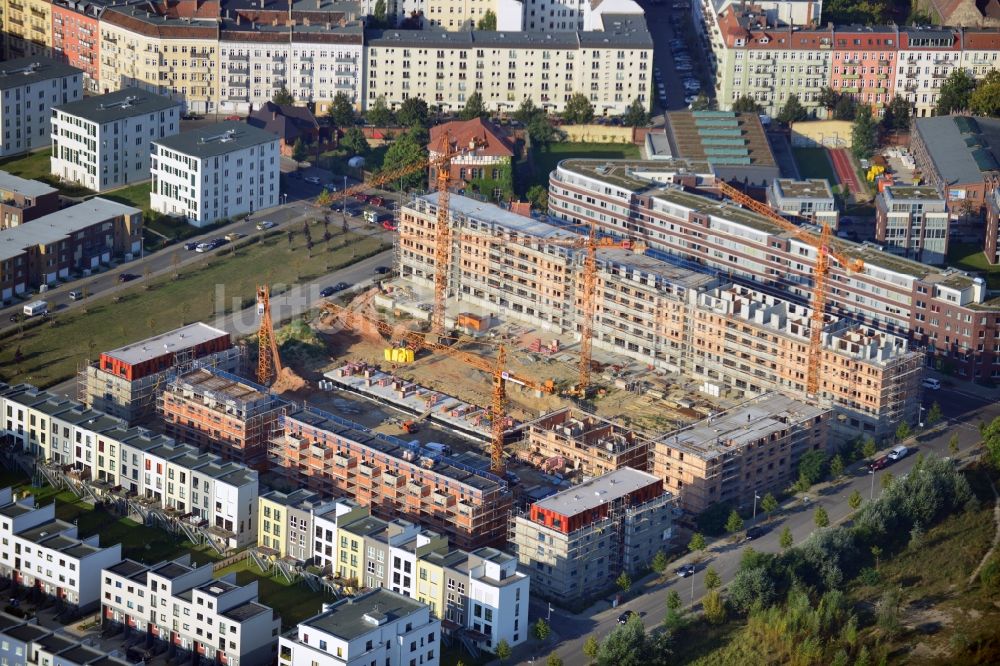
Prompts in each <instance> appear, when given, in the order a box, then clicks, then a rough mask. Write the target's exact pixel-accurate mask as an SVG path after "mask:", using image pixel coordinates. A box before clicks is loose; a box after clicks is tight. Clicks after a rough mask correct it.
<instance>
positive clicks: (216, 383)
mask: <svg viewBox="0 0 1000 666" xmlns="http://www.w3.org/2000/svg"><path fill="white" fill-rule="evenodd" d="M172 383H173V385H174V386H177V387H179V388H182V389H190V390H192V391H195V392H196V393H199V394H206V393H207V394H210V395H212V396H213V397H214V398H216V399H221V400H226V399H229V400H233V401H235V402H238V403H240V404H244V405H245V404H247V403H258V402H262V401H268V402H271V401H274V400H275V399H276V398H275V396H274V395H272V394H271V393H270V392H268V391H267V389H265V388H264V387H263V386H258V385H257V384H254V383H253V382H251V381H249V380H246V379H243V378H242V377H235V376H232V375H229V374H228V373H226V374H225V375H223V374H221V373H217V372H213V371H212V370H209V369H208V368H196V369H195V370H192V371H191V372H188V373H186V374H184V375H180V376H179V377H177V379H175V380H174V381H173V382H172Z"/></svg>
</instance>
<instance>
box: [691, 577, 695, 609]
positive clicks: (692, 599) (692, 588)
mask: <svg viewBox="0 0 1000 666" xmlns="http://www.w3.org/2000/svg"><path fill="white" fill-rule="evenodd" d="M694 574H695V572H694V571H692V572H691V603H692V604H693V603H694Z"/></svg>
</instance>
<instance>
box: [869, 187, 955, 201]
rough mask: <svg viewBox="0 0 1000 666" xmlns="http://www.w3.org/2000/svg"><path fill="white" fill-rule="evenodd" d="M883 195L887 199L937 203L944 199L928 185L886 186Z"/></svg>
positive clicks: (934, 188)
mask: <svg viewBox="0 0 1000 666" xmlns="http://www.w3.org/2000/svg"><path fill="white" fill-rule="evenodd" d="M883 193H884V194H886V196H887V198H890V199H899V200H901V201H902V200H913V201H916V200H923V201H939V202H941V203H942V204H943V203H944V197H942V196H941V193H940V192H938V190H937V188H936V187H930V186H928V185H888V186H887V187H886V188H885V189H884V190H883Z"/></svg>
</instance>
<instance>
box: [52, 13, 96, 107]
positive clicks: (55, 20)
mask: <svg viewBox="0 0 1000 666" xmlns="http://www.w3.org/2000/svg"><path fill="white" fill-rule="evenodd" d="M106 6H107V4H106V3H104V2H101V1H100V0H53V2H52V56H53V57H54V58H56V59H57V60H62V61H64V62H65V63H67V64H68V65H71V66H73V67H77V68H79V69H80V70H81V71H82V72H83V87H84V90H86V91H87V92H88V93H91V94H96V93H97V92H99V91H100V81H101V75H100V71H101V70H100V66H101V39H100V35H101V25H100V20H101V14H103V13H104V8H105V7H106Z"/></svg>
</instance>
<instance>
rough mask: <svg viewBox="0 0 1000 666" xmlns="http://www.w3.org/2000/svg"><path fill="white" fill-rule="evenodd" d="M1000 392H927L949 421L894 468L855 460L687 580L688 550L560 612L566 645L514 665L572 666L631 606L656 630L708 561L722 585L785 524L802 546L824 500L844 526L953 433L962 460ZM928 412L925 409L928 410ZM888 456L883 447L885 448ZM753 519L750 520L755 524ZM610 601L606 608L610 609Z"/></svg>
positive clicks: (557, 622) (769, 545)
mask: <svg viewBox="0 0 1000 666" xmlns="http://www.w3.org/2000/svg"><path fill="white" fill-rule="evenodd" d="M998 397H1000V393H998V392H997V391H987V390H983V389H981V388H979V387H976V386H974V385H972V384H965V383H957V382H956V383H955V385H954V386H953V387H948V386H945V387H944V388H942V389H941V390H939V391H928V392H927V394H926V395H925V396H924V401H923V404H924V405H925V407H928V408H929V406H930V404H931V403H932V402H934V401H937V402H938V404H939V405H940V406H941V409H942V411H943V413H944V417H945V422H943V423H942V424H939V425H938V426H937V427H936V428H934V429H933V430H931V431H929V432H928V433H927V434H925V435H921V436H918V437H916V438H915V439H913V440H910V441H908V442H907V446H909V447H910V449H911V452H910V454H909V455H908V456H907V457H906V458H903V459H902V460H900V461H898V462H896V463H893V464H891V465H890V466H888V467H887V468H885V469H883V470H880V471H878V472H876V473H875V474H874V475H871V474H869V473H868V472H867V469H866V467H865V465H864V464H863V463H861V464H855V465H853V466H852V467H851V468H849V469H848V470H847V472H846V473H845V477H844V478H843V479H842V480H841V481H839V482H837V483H830V484H820V485H819V486H817V487H815V488H814V489H813V490H811V491H810V492H808V493H805V494H804V495H805V496H808V497H809V502H808V503H805V502H804V501H803V499H802V496H799V497H795V498H792V499H790V500H789V501H788V502H786V503H785V505H784V506H783V507H782V508H781V509H780V510H779V511H778V512H776V514H775V516H774V518H773V519H772V520H771V521H770V523H768V531H767V533H766V534H764V535H763V536H761V537H759V538H757V539H755V540H753V541H752V542H747V543H744V544H739V545H734V544H732V543H731V542H729V541H728V540H725V539H722V540H719V541H716V542H715V543H710V544H709V546H710V547H709V550H708V551H707V552H706V553H704V554H703V557H702V558H701V561H700V562H698V571H697V573H695V575H694V576H691V577H688V578H685V579H680V578H678V577H677V576H675V575H674V574H673V571H674V570H675V569H676V568H677V567H678V566H679V565H680V564H683V563H688V562H695V561H696V560H698V559H699V558H696V557H695V556H692V555H689V556H686V557H684V558H682V559H680V560H678V561H676V562H674V563H672V564H671V566H670V572H671V573H670V577H669V579H668V580H667V582H664V583H659V584H654V585H652V586H651V587H650V588H649V590H648V591H647V592H646V593H644V594H642V595H641V596H638V597H636V598H634V599H631V600H629V601H627V602H626V603H624V604H622V605H621V606H619V607H618V608H613V609H607V610H601V611H600V612H596V613H592V614H587V613H584V614H579V615H574V614H570V613H566V612H563V611H561V610H558V609H554V610H553V611H552V614H551V619H550V624H551V626H552V629H553V631H554V634H555V635H557V636H558V639H559V641H560V642H559V643H558V644H555V645H554V650H553V647H552V646H546V647H545V648H541V647H534V648H532V647H531V646H523V649H520V650H518V651H517V652H516V653H515V655H516V659H515V660H514V661H512V662H510V663H521V664H528V663H531V660H532V659H534V660H535V661H538V660H539V659H544V658H545V655H547V654H549V652H551V651H554V652H555V653H556V654H558V655H559V656H560V657H562V659H563V660H564V661H565V663H567V664H571V663H581V661H580V660H581V657H582V650H583V644H584V641H585V640H586V639H587V637H588V636H590V635H595V636H596V637H598V638H599V639H600V638H603V637H604V636H606V635H607V634H608V633H610V632H611V631H612V630H613V629H614V628H615V627H617V626H618V617H619V615H621V613H622V612H624V611H625V610H626V609H628V610H632V611H635V612H638V613H639V614H640V615H641V617H642V619H643V622H644V624H645V625H646V628H647V629H653V628H655V627H656V626H658V625H660V624H661V623H662V621H663V618H664V616H665V614H666V598H667V594H668V593H669V592H670V590H674V589H676V590H677V591H678V593H680V595H681V598H682V599H683V600H684V601H685V603H687V604H690V603H691V602H692V600H693V601H694V602H695V603H697V602H698V600H700V599H701V597H702V596H703V595H704V594H705V592H706V590H705V586H704V578H705V571H706V569H707V568H708V566H712V567H714V568H715V570H716V571H717V572H718V573H719V575H720V576H721V577H722V580H723V583H724V584H727V583H728V582H729V581H730V580H731V579H732V577H733V576H734V575H735V573H736V569H737V567H738V565H739V561H740V557H741V555H742V553H743V551H744V550H745V549H746V548H747V547H750V546H752V547H753V548H754V549H755V550H757V551H759V552H770V553H776V552H779V551H780V546H779V545H778V538H779V534H780V533H781V531H782V529H783V527H784V526H785V525H787V526H788V527H789V528H790V529H791V532H792V535H793V537H794V539H795V542H796V543H801V542H802V541H804V540H805V539H806V538H807V537H808V536H809V535H810V534H811V533H812V532H813V531H815V529H816V527H815V524H814V522H813V514H814V511H815V508H816V506H817V505H822V506H823V508H824V509H826V511H827V513H828V514H829V516H830V521H831V524H834V525H835V524H837V523H839V522H842V521H844V520H846V519H847V518H848V517H849V515H850V513H851V509H850V507H849V506H848V504H847V499H848V497H849V496H850V495H851V493H853V492H854V491H855V490H858V491H859V492H860V493H861V495H862V497H864V498H865V499H866V500H868V499H869V498H870V497H872V496H877V495H878V493H879V492H880V489H881V486H880V482H881V477H882V476H883V475H885V474H886V473H888V472H891V473H892V474H893V475H895V476H897V477H898V476H901V475H903V474H905V473H907V472H908V471H909V470H910V469H911V468H912V467H913V465H914V463H915V462H916V453H920V452H922V453H925V454H929V453H932V452H933V453H934V454H936V455H938V456H947V455H950V454H949V452H948V439H949V438H950V437H951V435H952V433H957V434H958V437H959V457H962V456H965V455H968V454H969V453H970V451H971V450H972V449H974V448H975V447H976V446H977V445H978V443H979V441H980V440H979V428H978V425H979V422H980V421H981V420H982V421H986V422H989V421H990V420H992V419H993V418H995V417H997V416H1000V400H998ZM925 414H926V412H925ZM883 453H884V452H883ZM765 521H766V519H765V518H764V517H763V516H762V515H761V514H759V513H758V521H757V523H756V524H763V523H765ZM749 524H750V523H749V522H748V525H747V526H749ZM606 606H607V604H606V603H605V604H604V605H603V607H605V608H606ZM547 613H548V609H547V608H546V605H545V603H544V602H542V601H540V600H533V601H532V608H531V617H532V619H535V618H537V617H545V616H546V614H547Z"/></svg>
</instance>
